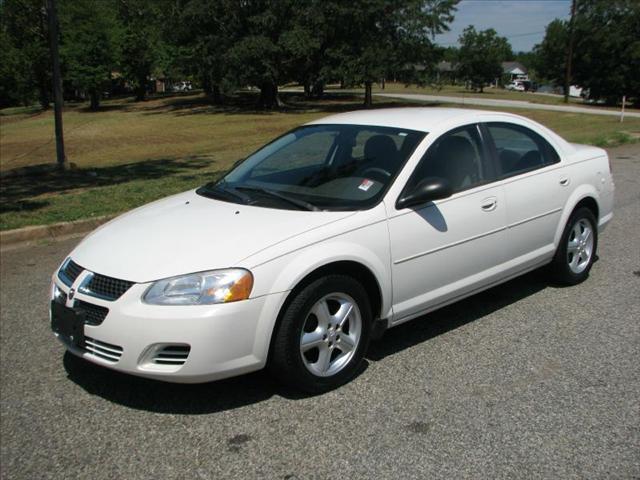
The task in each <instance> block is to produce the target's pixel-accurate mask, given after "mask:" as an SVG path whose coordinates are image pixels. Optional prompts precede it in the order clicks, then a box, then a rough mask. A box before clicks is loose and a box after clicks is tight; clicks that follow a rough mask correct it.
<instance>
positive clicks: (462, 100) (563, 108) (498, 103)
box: [374, 93, 640, 118]
mask: <svg viewBox="0 0 640 480" xmlns="http://www.w3.org/2000/svg"><path fill="white" fill-rule="evenodd" d="M374 95H375V96H376V97H390V98H402V99H404V100H411V101H416V100H418V101H420V102H439V103H459V104H462V105H484V106H488V107H508V108H528V109H530V110H551V111H554V112H565V113H567V112H568V113H586V114H590V115H609V116H614V117H619V116H620V112H619V111H616V110H605V109H600V108H590V107H573V106H570V105H546V104H543V103H532V102H527V101H525V100H522V101H521V100H496V99H490V98H476V97H452V96H446V95H424V94H421V93H375V94H374ZM624 116H625V117H629V118H640V112H628V111H627V112H625V114H624Z"/></svg>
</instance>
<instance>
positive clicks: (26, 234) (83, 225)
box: [0, 215, 116, 248]
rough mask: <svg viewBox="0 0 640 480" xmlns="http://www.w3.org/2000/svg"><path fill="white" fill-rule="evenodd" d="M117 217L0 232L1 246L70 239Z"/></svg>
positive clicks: (111, 216)
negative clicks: (71, 236) (43, 240)
mask: <svg viewBox="0 0 640 480" xmlns="http://www.w3.org/2000/svg"><path fill="white" fill-rule="evenodd" d="M115 216H116V215H104V216H101V217H95V218H88V219H86V220H74V221H72V222H61V223H54V224H51V225H37V226H33V227H24V228H16V229H15V230H5V231H4V232H0V245H2V248H4V247H7V246H13V245H15V244H18V243H23V242H30V241H33V240H42V239H50V240H56V239H60V238H63V237H68V236H69V235H75V234H79V233H87V232H90V231H91V230H93V229H95V228H97V227H99V226H100V225H102V224H103V223H106V222H108V221H109V220H111V219H112V218H114V217H115Z"/></svg>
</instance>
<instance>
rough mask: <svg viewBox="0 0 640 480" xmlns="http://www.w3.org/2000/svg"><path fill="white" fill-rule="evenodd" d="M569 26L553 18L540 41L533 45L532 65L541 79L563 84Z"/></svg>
mask: <svg viewBox="0 0 640 480" xmlns="http://www.w3.org/2000/svg"><path fill="white" fill-rule="evenodd" d="M568 41H569V28H568V25H567V23H566V22H565V21H563V20H557V19H556V20H554V21H552V22H551V23H550V24H549V25H547V28H546V29H545V35H544V39H543V40H542V43H539V44H537V45H536V46H535V47H533V52H534V61H533V67H534V68H535V70H536V71H537V72H538V75H539V76H540V77H541V78H540V79H541V80H545V81H549V82H551V83H554V84H556V85H564V76H565V65H566V60H567V59H566V56H567V53H566V52H567V44H568Z"/></svg>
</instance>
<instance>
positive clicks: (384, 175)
mask: <svg viewBox="0 0 640 480" xmlns="http://www.w3.org/2000/svg"><path fill="white" fill-rule="evenodd" d="M372 174H373V175H372ZM360 175H361V176H363V177H373V178H374V179H376V177H378V178H377V179H378V180H380V179H381V181H382V182H383V183H384V182H386V181H387V180H388V179H389V178H391V174H390V173H389V172H387V171H386V170H385V169H384V168H380V167H369V168H365V169H364V170H363V171H362V172H361V173H360Z"/></svg>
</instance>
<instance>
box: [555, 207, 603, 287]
mask: <svg viewBox="0 0 640 480" xmlns="http://www.w3.org/2000/svg"><path fill="white" fill-rule="evenodd" d="M581 221H582V222H588V224H589V225H590V227H591V231H592V234H593V248H592V251H591V256H590V258H589V261H588V264H587V265H586V267H585V268H584V270H582V271H581V272H579V273H577V272H574V271H573V270H572V269H571V268H570V266H569V261H568V258H569V257H568V255H569V253H568V245H569V238H570V236H571V235H572V231H573V229H574V226H576V225H577V224H578V223H579V222H581ZM597 225H598V223H597V221H596V218H595V216H594V215H593V212H592V211H591V210H589V209H588V208H586V207H581V208H578V209H577V210H575V211H574V212H573V213H572V214H571V216H570V217H569V220H568V221H567V225H566V226H565V227H564V231H563V232H562V237H561V238H560V245H558V249H557V250H556V254H555V256H554V257H553V260H552V262H551V265H550V271H551V274H552V277H553V279H554V280H556V281H557V282H559V283H562V284H564V285H576V284H578V283H580V282H583V281H585V280H586V279H587V277H588V276H589V271H590V270H591V267H592V266H593V261H594V259H595V257H596V252H597V249H598V226H597Z"/></svg>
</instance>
